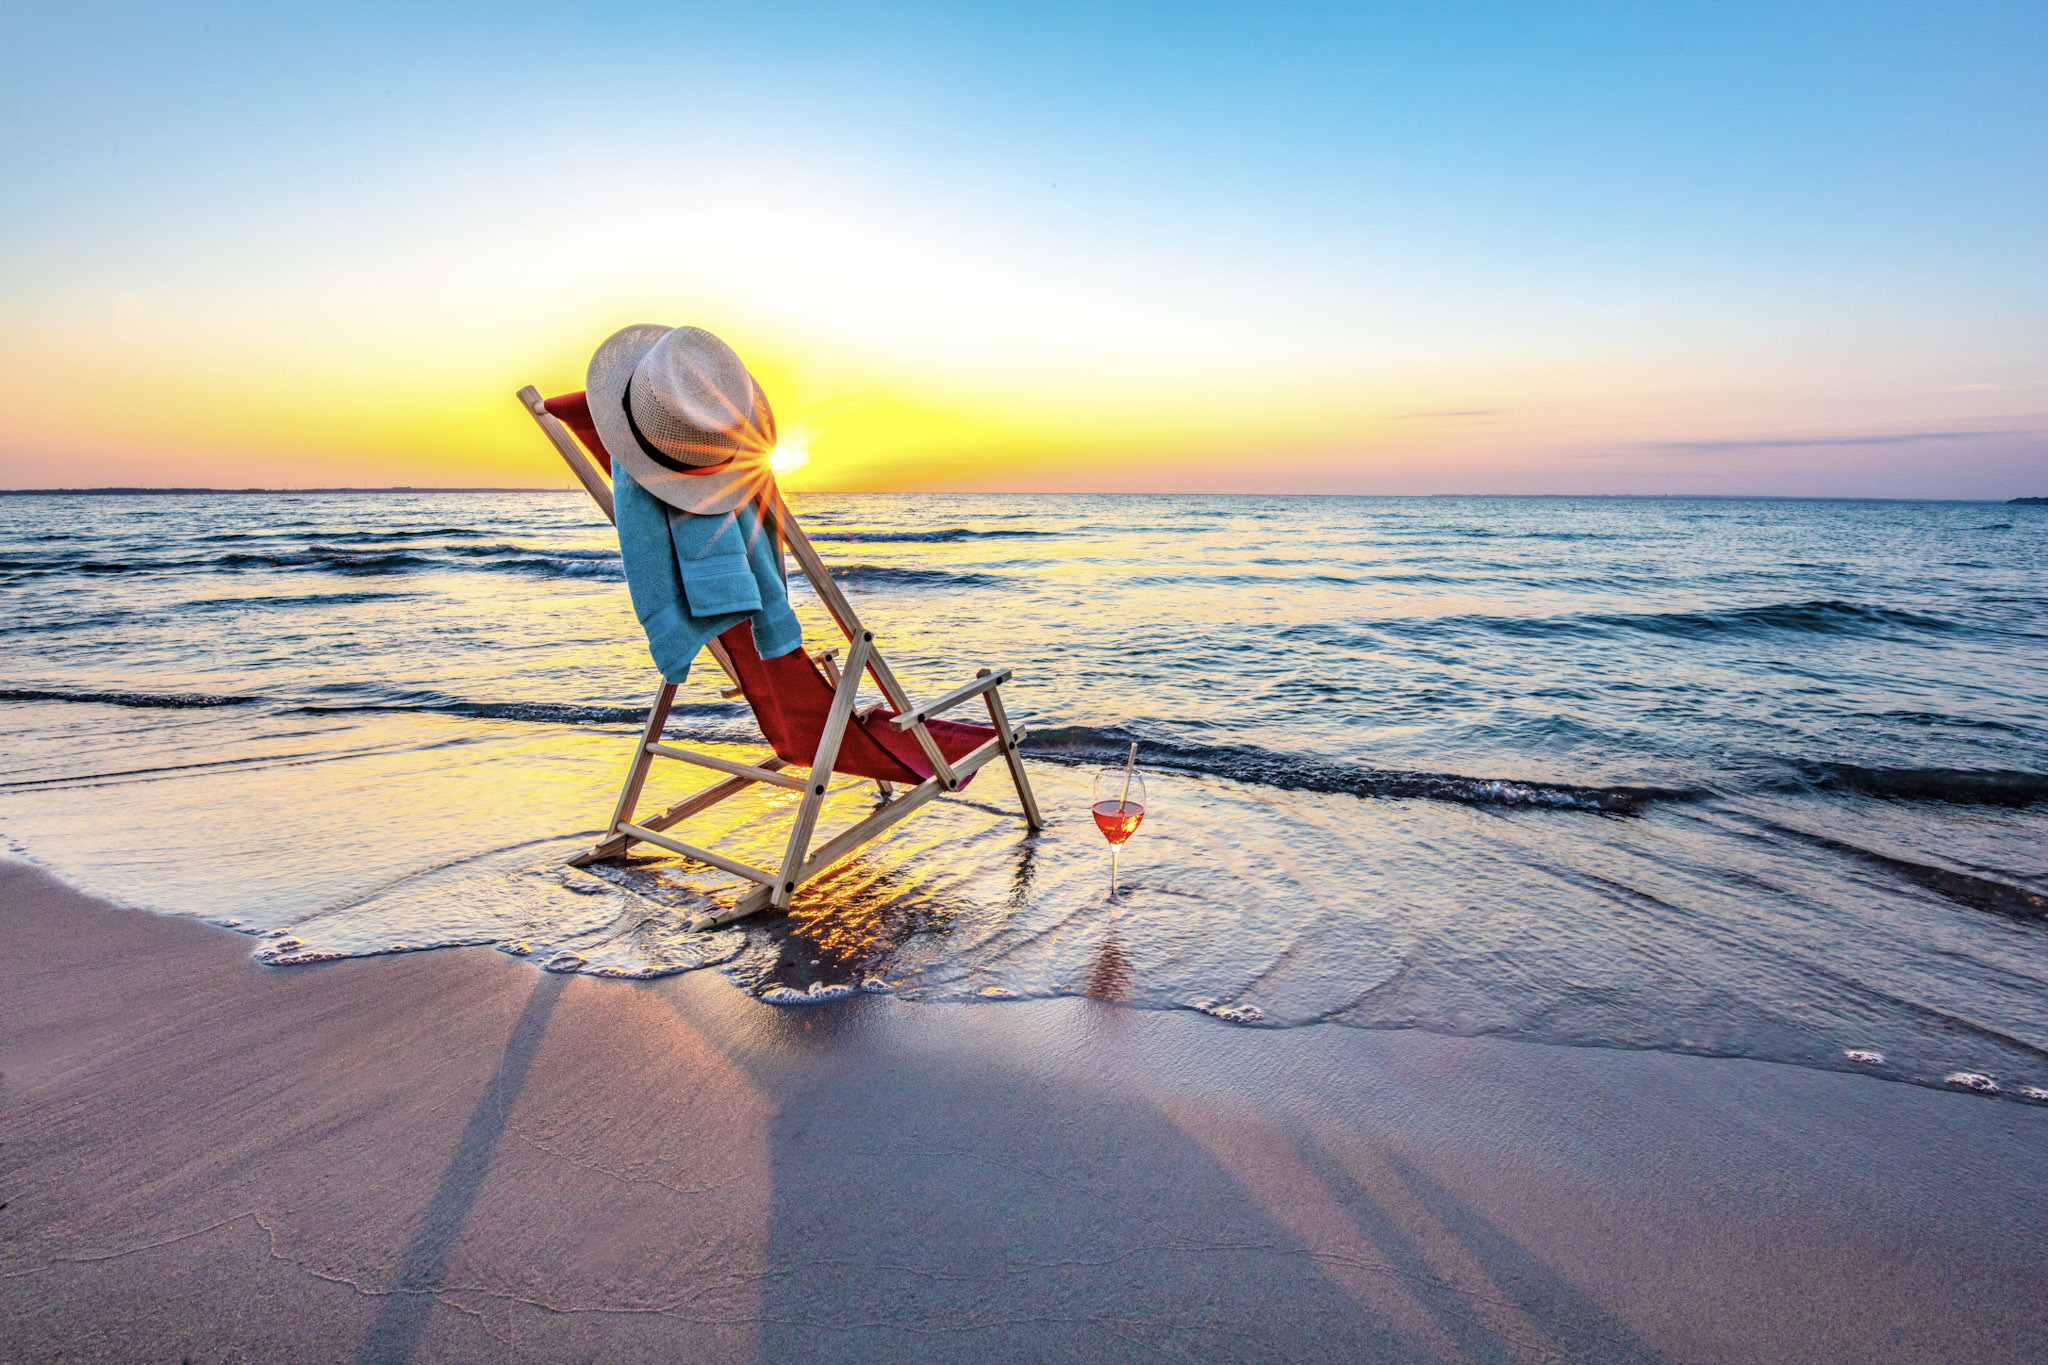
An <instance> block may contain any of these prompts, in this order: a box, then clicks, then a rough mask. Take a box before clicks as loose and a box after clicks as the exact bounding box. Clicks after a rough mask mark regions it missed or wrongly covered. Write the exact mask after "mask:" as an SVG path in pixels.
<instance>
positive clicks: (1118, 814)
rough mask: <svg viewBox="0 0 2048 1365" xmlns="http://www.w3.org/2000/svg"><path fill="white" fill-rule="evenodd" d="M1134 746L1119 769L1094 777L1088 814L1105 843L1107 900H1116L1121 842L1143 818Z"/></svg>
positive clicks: (1142, 788)
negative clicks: (1092, 802)
mask: <svg viewBox="0 0 2048 1365" xmlns="http://www.w3.org/2000/svg"><path fill="white" fill-rule="evenodd" d="M1137 759H1138V746H1137V745H1135V744H1133V745H1132V746H1131V756H1130V758H1129V759H1128V760H1127V761H1126V762H1125V764H1124V766H1123V767H1121V768H1104V769H1102V770H1101V771H1100V772H1098V773H1096V774H1095V800H1094V804H1093V806H1092V808H1091V809H1092V811H1093V813H1094V816H1095V827H1096V828H1097V829H1099V830H1101V831H1102V837H1103V838H1105V839H1107V840H1109V898H1110V899H1111V900H1115V899H1116V865H1117V856H1118V855H1119V854H1120V853H1122V852H1123V846H1124V840H1126V839H1128V838H1130V837H1131V835H1133V834H1135V833H1136V832H1137V829H1138V822H1139V821H1141V820H1143V819H1144V818H1145V779H1144V778H1143V777H1141V776H1139V775H1138V769H1137Z"/></svg>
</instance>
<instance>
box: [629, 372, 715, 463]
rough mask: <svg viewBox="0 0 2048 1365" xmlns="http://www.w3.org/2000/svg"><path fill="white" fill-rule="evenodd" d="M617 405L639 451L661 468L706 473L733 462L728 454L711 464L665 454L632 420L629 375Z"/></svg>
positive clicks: (631, 390)
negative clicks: (624, 415) (687, 460)
mask: <svg viewBox="0 0 2048 1365" xmlns="http://www.w3.org/2000/svg"><path fill="white" fill-rule="evenodd" d="M619 407H620V408H621V409H623V410H624V412H625V414H626V425H627V427H628V428H630V429H631V430H632V432H633V439H634V440H635V441H638V442H639V443H640V453H641V454H642V455H645V456H646V457H647V458H648V459H650V460H652V461H654V462H655V463H656V464H658V465H660V466H661V467H662V468H663V469H667V470H672V471H674V472H675V473H677V474H706V473H709V472H710V471H712V470H714V469H722V468H724V467H725V466H726V465H729V464H731V463H732V462H733V457H732V456H731V455H728V456H726V457H725V458H724V459H722V460H719V461H716V462H714V463H712V464H687V463H685V462H684V461H682V460H678V459H677V458H676V457H675V456H673V455H669V454H666V453H665V452H663V451H662V450H661V449H660V448H658V447H657V446H656V445H655V444H654V442H652V441H650V440H648V439H647V436H646V434H645V433H643V432H642V431H641V430H640V424H639V423H638V422H636V421H634V420H633V379H632V376H630V375H628V376H627V377H626V390H625V392H624V393H622V394H620V395H619Z"/></svg>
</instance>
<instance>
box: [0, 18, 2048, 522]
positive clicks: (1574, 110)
mask: <svg viewBox="0 0 2048 1365" xmlns="http://www.w3.org/2000/svg"><path fill="white" fill-rule="evenodd" d="M288 8H291V7H281V6H269V5H266V6H260V7H255V6H252V7H226V6H222V7H209V6H203V5H181V6H177V7H162V6H147V7H144V6H136V7H132V8H131V7H106V6H92V5H63V6H34V7H31V6H26V5H12V6H9V7H8V11H7V15H8V17H7V20H6V31H7V34H8V41H7V43H6V45H5V46H6V50H7V54H8V55H7V57H6V59H5V60H6V70H7V80H6V82H5V85H6V89H5V93H4V95H0V108H4V110H5V118H6V136H5V138H4V139H0V172H4V183H5V184H6V186H7V189H6V203H7V212H6V213H5V214H4V215H0V399H4V401H5V407H6V412H7V417H8V420H7V423H6V425H5V426H4V428H0V486H7V487H35V486H91V485H105V484H140V485H218V486H243V485H265V486H329V485H348V486H355V485H385V484H395V483H405V484H419V485H515V486H535V487H561V486H564V485H566V483H567V477H566V475H565V473H564V471H562V470H561V468H560V466H559V463H558V462H557V461H556V459H555V456H554V455H553V454H552V452H551V451H550V450H549V448H548V447H547V446H546V445H545V443H543V442H542V441H541V440H540V439H539V437H538V435H537V433H536V432H535V431H534V430H533V428H532V425H531V423H530V421H528V419H527V418H526V417H525V416H524V415H523V414H522V413H521V411H520V410H519V408H518V406H517V404H516V403H515V402H514V401H513V399H512V393H513V391H514V390H515V389H517V388H518V387H519V386H520V385H522V384H526V383H535V384H538V385H540V387H541V388H542V389H543V390H544V391H546V392H550V393H552V392H559V391H562V390H567V389H574V388H580V387H582V382H583V380H582V376H583V366H584V364H585V362H586V361H587V359H588V357H589V354H590V351H591V350H592V348H593V347H594V346H595V345H596V344H597V342H598V341H599V340H601V339H602V338H603V337H604V336H605V335H606V334H608V333H609V332H611V331H612V330H614V329H616V328H617V327H619V326H622V325H624V324H626V323H631V322H666V323H693V324H696V325H699V326H704V327H708V328H711V329H712V330H714V331H716V332H718V333H719V334H720V335H722V336H724V337H725V338H726V339H727V340H728V341H730V342H732V343H733V345H734V346H735V347H737V348H738V350H739V351H740V353H741V355H742V356H744V357H745V358H746V359H747V361H748V363H749V364H750V365H751V366H752V368H753V369H754V371H755V373H756V374H757V375H758V376H760V378H761V379H762V381H763V383H764V384H765V386H766V387H767V389H768V391H769V393H770V395H771V396H772V397H773V399H774V400H775V406H776V410H777V413H778V415H779V417H780V418H781V420H782V426H783V429H784V432H785V434H786V435H787V436H788V437H789V438H790V440H791V443H792V444H793V445H797V446H801V447H802V448H803V449H804V450H805V451H806V452H807V453H808V455H809V463H808V464H806V465H805V466H804V467H803V468H801V469H799V470H796V471H794V472H793V473H792V474H791V475H790V476H789V479H788V482H789V483H790V484H791V486H793V487H797V488H803V487H810V488H864V489H874V488H977V489H1048V490H1056V489H1075V490H1161V491H1167V490H1204V491H1206V490H1216V491H1265V490H1283V491H1301V492H1361V493H1379V492H1389V493H1396V492H1400V493H1405V492H1615V493H1648V492H1708V493H1787V494H1824V495H1851V496H1935V497H2001V498H2002V497H2010V496H2015V495H2019V494H2048V80H2044V78H2043V72H2044V70H2048V5H2043V4H2041V3H2039V2H2038V0H2024V2H2023V3H2012V4H1997V3H1986V4H1968V5H1956V4H1952V3H1942V4H1924V5H1905V6H1898V5H1886V4H1871V3H1859V4H1853V5H1852V4H1839V5H1834V4H1830V5H1797V4H1783V5H1781V4H1770V5H1761V4H1760V5H1725V6H1670V5H1600V6H1595V5H1569V4H1548V3H1545V4H1534V3H1512V4H1510V3H1503V4H1494V5H1442V6H1436V5H1432V6H1417V5H1400V6H1395V5H1387V6H1381V7H1373V6H1364V5H1346V6H1333V7H1330V8H1328V9H1320V8H1309V7H1299V6H1295V7H1288V6H1274V5H1248V6H1242V7H1189V6H1185V5H1171V6H1167V5H1162V6H1157V7H1143V8H1139V7H1105V6H1100V5H1086V6H1073V7H1060V6H1053V5H1033V6H1017V7H1014V8H1006V9H1003V10H1001V11H994V10H989V9H985V8H983V7H974V6H959V5H932V6H929V7H923V8H913V7H896V8H891V9H886V10H885V9H882V8H868V7H847V8H844V9H837V8H828V7H809V6H785V7H772V6H741V5H733V6H716V7H706V8H704V9H702V10H700V11H696V12H692V11H691V10H690V9H689V8H688V7H684V6H670V5H662V6H654V5H648V6H632V5H621V6H610V7H599V8H594V9H588V10H585V9H582V8H580V7H561V8H555V9H542V8H522V7H518V6H477V7H474V8H467V7H465V8H454V7H446V6H438V7H421V8H418V9H415V8H414V7H413V6H394V7H390V8H383V7H375V8H351V7H339V8H321V9H318V10H308V11H307V12H306V13H304V14H293V13H288V12H287V10H288Z"/></svg>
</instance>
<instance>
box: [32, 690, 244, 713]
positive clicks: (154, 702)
mask: <svg viewBox="0 0 2048 1365" xmlns="http://www.w3.org/2000/svg"><path fill="white" fill-rule="evenodd" d="M257 700H259V698H256V697H231V696H219V695H216V694H214V693H211V692H70V691H63V690H60V689H57V688H43V687H0V701H82V702H96V703H98V704H99V705H101V706H139V707H148V708H152V709H157V710H171V711H185V710H191V709H194V708H197V707H207V706H247V705H248V704H249V703H251V702H254V701H257Z"/></svg>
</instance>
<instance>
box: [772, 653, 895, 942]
mask: <svg viewBox="0 0 2048 1365" xmlns="http://www.w3.org/2000/svg"><path fill="white" fill-rule="evenodd" d="M871 643H872V640H871V637H870V636H869V635H868V633H867V632H866V631H862V632H861V633H860V635H859V636H858V637H857V638H855V639H854V640H853V641H852V642H851V643H850V644H849V645H848V647H847V650H846V672H845V673H844V674H843V675H842V676H841V677H840V679H839V688H838V690H837V691H836V692H834V693H833V694H832V709H831V710H830V711H828V712H826V714H825V731H824V733H823V734H821V735H819V736H818V753H817V756H816V757H815V758H813V759H812V760H811V789H810V790H809V791H807V792H805V793H804V803H803V805H802V806H800V807H799V808H798V809H797V813H796V823H795V824H794V825H793V826H791V828H790V831H789V847H788V848H787V849H785V850H784V852H783V855H782V872H781V874H780V876H779V877H778V878H777V879H776V883H775V885H774V887H773V890H774V896H773V900H774V903H775V904H776V905H788V904H789V897H790V894H791V893H792V892H794V891H795V890H796V882H797V876H796V872H797V869H798V868H799V867H801V866H802V865H803V861H804V853H805V852H806V850H808V849H809V848H810V846H811V831H813V830H814V829H816V828H817V827H818V810H819V808H820V807H821V806H822V805H823V804H824V802H825V787H826V784H828V783H829V782H831V780H832V763H833V760H835V759H837V758H838V757H839V746H840V744H841V743H843V742H844V741H845V739H846V726H847V723H848V722H849V721H851V720H852V719H853V703H854V700H855V698H857V697H858V696H859V695H860V683H861V678H862V676H863V672H862V667H861V666H862V665H863V664H865V663H866V662H867V657H868V648H869V646H870V644H871Z"/></svg>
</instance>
